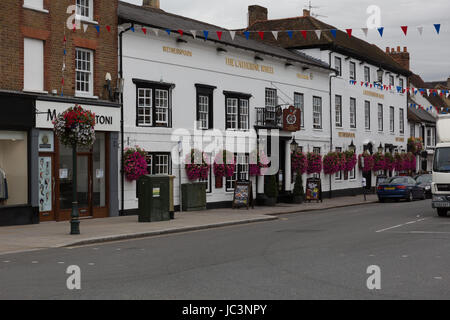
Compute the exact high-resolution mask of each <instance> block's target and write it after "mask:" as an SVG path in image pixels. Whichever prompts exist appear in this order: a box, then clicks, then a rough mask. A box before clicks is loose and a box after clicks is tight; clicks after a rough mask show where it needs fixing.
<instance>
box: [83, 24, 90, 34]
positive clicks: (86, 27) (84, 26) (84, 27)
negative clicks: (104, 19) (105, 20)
mask: <svg viewBox="0 0 450 320" xmlns="http://www.w3.org/2000/svg"><path fill="white" fill-rule="evenodd" d="M88 27H89V25H88V24H86V23H85V24H83V30H84V32H86V31H87V29H88Z"/></svg>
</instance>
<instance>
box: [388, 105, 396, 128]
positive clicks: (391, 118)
mask: <svg viewBox="0 0 450 320" xmlns="http://www.w3.org/2000/svg"><path fill="white" fill-rule="evenodd" d="M389 130H390V131H391V133H395V108H394V107H392V106H391V107H389Z"/></svg>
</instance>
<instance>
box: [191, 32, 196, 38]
mask: <svg viewBox="0 0 450 320" xmlns="http://www.w3.org/2000/svg"><path fill="white" fill-rule="evenodd" d="M191 34H192V37H194V39H197V31H196V30H191Z"/></svg>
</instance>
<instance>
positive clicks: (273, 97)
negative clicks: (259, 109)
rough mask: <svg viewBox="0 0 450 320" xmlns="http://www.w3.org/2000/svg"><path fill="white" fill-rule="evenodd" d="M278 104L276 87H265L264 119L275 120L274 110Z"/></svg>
mask: <svg viewBox="0 0 450 320" xmlns="http://www.w3.org/2000/svg"><path fill="white" fill-rule="evenodd" d="M277 105H278V94H277V90H276V89H271V88H266V111H268V113H267V114H266V120H268V121H275V117H276V116H275V112H276V107H277Z"/></svg>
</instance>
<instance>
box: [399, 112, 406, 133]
mask: <svg viewBox="0 0 450 320" xmlns="http://www.w3.org/2000/svg"><path fill="white" fill-rule="evenodd" d="M400 133H401V134H403V133H405V111H404V110H403V109H402V108H400Z"/></svg>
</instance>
